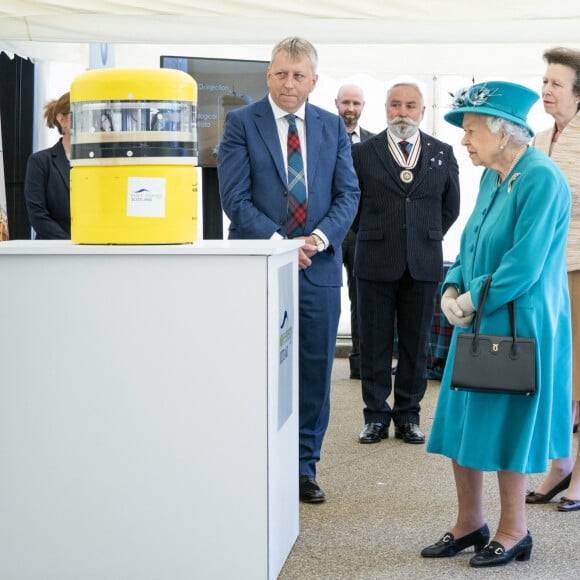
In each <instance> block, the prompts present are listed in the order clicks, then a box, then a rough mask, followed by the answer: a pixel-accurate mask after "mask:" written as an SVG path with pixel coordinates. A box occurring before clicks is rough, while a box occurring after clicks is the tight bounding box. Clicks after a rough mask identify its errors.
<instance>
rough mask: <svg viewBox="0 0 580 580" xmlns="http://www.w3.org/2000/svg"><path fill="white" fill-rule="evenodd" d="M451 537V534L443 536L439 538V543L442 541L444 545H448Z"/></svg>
mask: <svg viewBox="0 0 580 580" xmlns="http://www.w3.org/2000/svg"><path fill="white" fill-rule="evenodd" d="M452 537H453V536H452V535H451V534H445V535H444V536H443V537H442V538H441V541H442V542H445V543H446V544H448V543H449V542H450V541H451V539H452Z"/></svg>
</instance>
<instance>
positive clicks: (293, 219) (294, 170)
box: [286, 115, 308, 237]
mask: <svg viewBox="0 0 580 580" xmlns="http://www.w3.org/2000/svg"><path fill="white" fill-rule="evenodd" d="M286 119H288V220H287V224H286V234H287V236H288V237H295V236H302V235H303V234H304V224H305V223H306V210H307V207H308V200H307V198H306V182H305V180H304V162H303V160H302V151H301V148H300V138H299V137H298V129H297V128H296V115H286Z"/></svg>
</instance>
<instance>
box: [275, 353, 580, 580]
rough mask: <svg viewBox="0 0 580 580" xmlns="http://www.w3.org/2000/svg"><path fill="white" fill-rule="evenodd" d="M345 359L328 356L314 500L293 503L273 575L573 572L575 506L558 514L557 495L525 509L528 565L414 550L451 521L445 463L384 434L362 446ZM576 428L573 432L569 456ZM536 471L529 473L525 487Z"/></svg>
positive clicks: (282, 579)
mask: <svg viewBox="0 0 580 580" xmlns="http://www.w3.org/2000/svg"><path fill="white" fill-rule="evenodd" d="M348 374H349V373H348V360H347V359H346V358H337V359H335V364H334V370H333V379H332V406H331V419H330V425H329V429H328V432H327V435H326V438H325V442H324V446H323V453H322V458H321V461H320V464H319V467H318V476H317V478H318V482H319V483H320V485H321V486H322V488H323V489H324V491H325V493H326V495H327V501H326V502H325V503H323V504H317V505H313V504H301V506H300V534H299V537H298V540H297V541H296V543H295V545H294V548H293V549H292V551H291V553H290V555H289V557H288V559H287V561H286V564H285V565H284V567H283V569H282V571H281V573H280V575H279V580H383V579H407V578H412V579H423V578H425V579H433V578H449V579H453V578H471V577H473V578H476V577H478V578H485V579H488V578H496V577H497V578H500V577H501V578H509V579H511V578H522V579H524V578H525V579H528V578H529V579H531V578H538V579H543V578H550V579H551V580H568V579H571V578H577V577H578V576H579V570H580V511H578V512H573V513H561V512H558V511H557V510H556V505H557V499H556V500H554V501H553V502H551V503H549V504H546V505H539V506H528V507H527V517H528V527H529V529H530V531H531V533H532V536H533V539H534V548H533V550H532V558H531V560H530V561H529V562H512V563H511V564H509V565H508V566H506V567H502V568H493V569H490V568H486V569H479V570H477V569H474V568H470V567H469V564H468V561H469V558H470V557H471V556H472V555H473V552H472V551H471V549H470V550H467V551H466V552H463V553H461V554H459V555H458V556H456V557H454V558H445V559H436V560H428V559H424V558H421V557H420V555H419V552H420V551H421V549H422V548H423V547H424V546H426V545H428V544H430V543H432V542H434V541H436V540H437V539H439V538H440V537H441V536H442V535H443V533H444V532H445V531H446V530H447V529H448V528H449V527H451V525H452V524H453V522H454V519H455V513H456V511H455V506H456V502H455V488H454V485H453V477H452V472H451V464H450V461H449V460H448V459H446V458H444V457H440V456H436V455H432V454H427V453H426V452H425V446H424V445H409V444H405V443H403V442H402V441H401V440H398V439H395V438H394V437H393V434H392V432H391V434H390V438H389V439H386V440H384V441H382V442H381V443H378V444H373V445H361V444H360V443H359V442H358V433H359V432H360V430H361V429H362V427H363V418H362V401H361V393H360V382H359V381H352V380H349V378H348ZM439 388H440V385H439V383H438V382H435V381H430V382H429V387H428V389H427V394H426V396H425V398H424V400H423V404H422V407H423V409H422V413H421V416H422V419H421V427H422V428H423V430H424V431H425V433H426V434H427V436H428V435H429V430H430V427H431V422H432V419H433V413H434V409H435V404H436V400H437V395H438V393H439ZM577 445H578V435H575V436H574V453H575V451H576V446H577ZM542 477H543V475H542V474H534V475H531V476H530V477H529V485H528V487H529V488H530V489H533V488H534V487H537V485H538V484H539V482H540V481H541V480H542ZM485 506H486V514H487V521H488V524H489V526H490V529H491V530H492V534H493V531H494V530H495V527H496V525H497V521H498V517H499V512H498V507H499V498H498V491H497V479H496V476H495V474H493V473H488V474H485Z"/></svg>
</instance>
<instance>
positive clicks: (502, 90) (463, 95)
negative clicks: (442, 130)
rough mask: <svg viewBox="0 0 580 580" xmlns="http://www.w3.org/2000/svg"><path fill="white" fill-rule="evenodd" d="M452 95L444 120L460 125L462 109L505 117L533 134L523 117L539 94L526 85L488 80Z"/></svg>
mask: <svg viewBox="0 0 580 580" xmlns="http://www.w3.org/2000/svg"><path fill="white" fill-rule="evenodd" d="M452 96H453V102H452V103H451V107H452V108H453V110H452V111H449V113H446V115H445V120H446V121H447V122H448V123H451V124H452V125H455V126H456V127H462V126H463V115H464V114H465V113H475V114H478V115H489V116H491V117H501V118H502V119H507V120H508V121H511V122H512V123H515V124H516V125H521V126H522V127H525V128H526V129H527V130H528V131H529V133H530V135H531V136H532V137H533V136H534V131H533V130H532V128H531V127H530V126H529V125H528V124H527V122H526V117H527V115H528V113H529V111H530V109H531V108H532V105H533V104H534V103H535V102H536V101H537V100H538V99H539V98H540V97H539V95H538V94H537V93H535V92H534V91H532V90H531V89H528V88H527V87H524V86H522V85H516V84H515V83H507V82H503V81H489V82H486V83H478V84H476V85H472V86H471V87H466V88H463V89H460V90H459V91H457V92H456V93H455V95H452Z"/></svg>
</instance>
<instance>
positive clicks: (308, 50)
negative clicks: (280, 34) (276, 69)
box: [270, 36, 318, 74]
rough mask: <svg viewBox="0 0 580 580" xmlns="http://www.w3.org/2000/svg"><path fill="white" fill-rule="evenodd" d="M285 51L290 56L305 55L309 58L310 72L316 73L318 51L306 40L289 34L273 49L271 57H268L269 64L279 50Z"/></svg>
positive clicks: (298, 56) (299, 56)
mask: <svg viewBox="0 0 580 580" xmlns="http://www.w3.org/2000/svg"><path fill="white" fill-rule="evenodd" d="M281 50H283V51H284V52H287V53H288V55H289V56H290V58H292V59H300V58H302V57H305V56H307V57H308V58H309V59H310V68H311V69H312V74H316V69H317V68H318V53H317V52H316V49H315V48H314V45H312V44H311V43H310V42H308V40H306V39H304V38H299V37H297V36H290V37H288V38H285V39H284V40H281V41H280V42H279V43H278V44H277V45H276V46H275V47H274V48H273V49H272V57H271V59H270V66H272V62H273V61H274V57H275V56H276V55H277V54H278V53H279V52H280V51H281Z"/></svg>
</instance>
